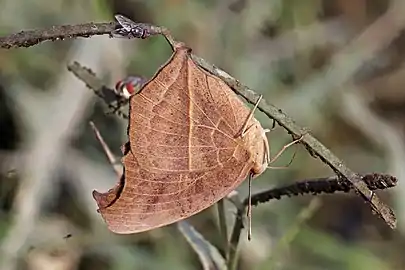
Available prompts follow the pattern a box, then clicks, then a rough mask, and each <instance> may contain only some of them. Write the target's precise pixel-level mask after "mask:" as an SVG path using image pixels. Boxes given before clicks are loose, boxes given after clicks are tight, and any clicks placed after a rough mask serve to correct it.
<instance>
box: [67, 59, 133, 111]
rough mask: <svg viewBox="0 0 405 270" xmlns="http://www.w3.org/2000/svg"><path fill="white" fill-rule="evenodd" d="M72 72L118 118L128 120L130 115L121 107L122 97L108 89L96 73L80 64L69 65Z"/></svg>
mask: <svg viewBox="0 0 405 270" xmlns="http://www.w3.org/2000/svg"><path fill="white" fill-rule="evenodd" d="M67 68H68V70H69V71H71V72H72V73H73V74H74V75H75V76H76V77H77V78H78V79H79V80H81V81H83V82H84V83H86V86H87V87H88V88H90V89H91V90H93V92H94V93H95V94H96V95H97V96H98V97H99V98H101V99H102V100H103V101H104V102H105V103H106V104H107V106H108V108H110V109H111V110H112V111H113V112H114V113H116V114H117V115H118V116H121V117H123V118H124V119H128V114H126V113H124V112H123V111H122V110H121V107H120V106H119V104H120V101H121V100H122V97H120V96H118V95H117V94H116V93H115V92H114V90H113V89H111V88H108V87H107V86H105V85H104V84H103V82H102V81H101V80H100V79H99V78H97V77H96V75H95V74H94V72H93V71H92V70H91V69H89V68H86V67H82V66H81V65H80V64H79V63H78V62H73V64H70V65H68V67H67Z"/></svg>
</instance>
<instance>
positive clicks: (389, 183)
mask: <svg viewBox="0 0 405 270" xmlns="http://www.w3.org/2000/svg"><path fill="white" fill-rule="evenodd" d="M360 178H361V180H362V181H363V183H364V184H365V185H367V187H368V188H369V189H370V190H373V191H374V190H382V189H387V188H392V187H395V186H396V184H397V182H398V179H397V178H395V177H394V176H391V175H388V174H378V173H372V174H366V175H363V176H360ZM353 190H354V186H353V184H352V183H351V182H348V181H345V179H343V178H341V177H338V176H333V177H327V178H317V179H309V180H302V181H298V182H296V183H294V184H291V185H288V186H285V187H281V188H275V189H270V190H266V191H263V192H260V193H256V194H254V195H253V196H252V205H255V206H257V205H258V204H260V203H264V202H268V201H270V200H273V199H276V200H280V199H281V198H282V197H283V196H288V197H291V196H298V195H304V194H311V195H318V194H321V193H326V194H332V193H335V192H346V193H347V192H350V191H353ZM248 203H249V201H248V198H245V199H244V200H243V202H242V203H241V206H239V207H238V212H237V214H236V218H235V224H234V226H233V229H232V234H231V237H230V244H229V258H228V259H229V261H230V262H231V264H232V261H234V260H236V258H237V256H236V253H237V247H238V245H239V238H240V234H241V232H242V230H243V228H244V225H243V218H244V216H245V212H246V207H247V205H248Z"/></svg>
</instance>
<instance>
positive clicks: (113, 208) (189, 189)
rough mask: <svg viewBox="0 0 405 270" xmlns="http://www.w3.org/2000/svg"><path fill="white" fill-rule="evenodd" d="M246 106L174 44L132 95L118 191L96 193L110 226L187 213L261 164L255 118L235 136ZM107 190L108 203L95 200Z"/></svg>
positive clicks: (123, 227)
mask: <svg viewBox="0 0 405 270" xmlns="http://www.w3.org/2000/svg"><path fill="white" fill-rule="evenodd" d="M249 112H250V110H249V108H248V107H246V106H245V104H243V102H242V101H241V100H240V99H239V98H238V97H237V96H236V94H235V93H233V91H232V90H231V89H230V88H229V87H228V86H227V85H226V84H225V83H224V82H223V81H222V80H220V79H219V78H217V77H215V76H213V75H211V74H209V73H208V72H206V71H205V70H203V69H201V68H199V67H198V66H197V65H196V64H195V63H194V62H193V61H192V60H191V58H190V54H189V49H188V48H186V47H184V48H180V49H176V51H175V52H174V54H173V55H172V57H171V59H170V60H169V61H168V62H167V63H166V64H165V65H164V66H163V67H162V68H161V69H160V70H159V71H158V72H157V73H156V75H155V76H154V77H153V78H152V79H151V80H150V81H149V82H148V83H147V84H145V86H144V87H143V88H142V90H141V91H140V92H139V93H138V94H137V95H135V96H133V97H131V100H130V120H129V128H128V134H129V145H130V149H129V151H126V152H125V154H124V157H123V163H124V168H125V169H124V179H123V181H121V185H120V187H121V189H120V192H119V193H117V192H115V193H112V192H113V191H116V190H117V189H116V188H115V189H114V190H113V191H111V192H110V193H112V194H109V193H104V194H102V193H97V192H95V198H96V201H98V204H99V207H100V209H99V211H100V213H101V214H102V216H103V218H104V219H105V221H106V222H107V224H108V226H109V228H110V229H111V230H112V231H114V232H117V233H134V232H140V231H145V230H150V229H153V228H156V227H160V226H163V225H167V224H170V223H173V222H176V221H178V220H181V219H183V218H186V217H189V216H191V215H193V214H195V213H197V212H199V211H201V210H203V209H205V208H207V207H209V206H210V205H212V204H214V203H215V202H217V201H218V200H220V199H221V198H223V197H225V196H226V195H227V194H228V193H229V192H231V191H232V190H234V189H235V188H236V187H237V186H238V185H239V184H240V183H241V182H242V181H243V180H244V179H245V178H246V176H247V174H248V173H249V172H250V171H251V170H252V168H253V167H255V168H261V166H262V164H263V163H264V161H263V157H264V151H265V150H264V142H263V140H265V137H264V136H263V134H264V133H263V129H262V128H261V126H260V124H259V123H258V122H257V121H256V120H255V119H254V118H253V119H252V120H251V121H250V123H249V124H248V126H251V125H253V129H252V130H251V131H249V132H248V133H247V135H246V136H245V137H243V138H241V137H240V136H238V133H239V132H240V130H241V128H242V126H243V124H244V123H245V121H246V119H247V117H248V115H249ZM256 171H257V169H256ZM255 173H257V172H255ZM260 173H261V172H260ZM111 196H115V197H116V198H115V200H111V199H109V200H108V202H112V203H110V204H109V205H108V206H107V207H105V203H104V204H103V203H102V201H103V200H97V198H111ZM103 206H104V207H103Z"/></svg>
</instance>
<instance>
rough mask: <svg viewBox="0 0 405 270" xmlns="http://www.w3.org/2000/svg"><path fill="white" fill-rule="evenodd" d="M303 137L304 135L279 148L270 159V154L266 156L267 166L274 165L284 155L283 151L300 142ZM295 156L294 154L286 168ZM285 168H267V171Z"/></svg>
mask: <svg viewBox="0 0 405 270" xmlns="http://www.w3.org/2000/svg"><path fill="white" fill-rule="evenodd" d="M303 137H304V135H301V136H300V137H299V138H298V139H296V140H293V141H292V142H290V143H288V144H286V145H284V146H283V148H281V150H280V151H278V153H277V154H276V155H275V156H274V157H273V158H270V154H269V155H268V163H267V164H272V163H274V162H275V161H276V160H277V159H278V158H279V157H280V156H281V155H282V154H283V153H284V151H285V150H287V149H288V148H289V147H291V146H293V145H295V144H296V143H298V142H300V141H301V140H302V139H303ZM295 154H296V153H294V155H293V157H292V159H291V160H290V162H289V163H288V165H287V166H286V167H288V166H289V165H290V164H291V162H292V160H293V159H294V157H295ZM286 167H285V166H283V167H280V166H278V167H273V166H267V168H269V169H284V168H286Z"/></svg>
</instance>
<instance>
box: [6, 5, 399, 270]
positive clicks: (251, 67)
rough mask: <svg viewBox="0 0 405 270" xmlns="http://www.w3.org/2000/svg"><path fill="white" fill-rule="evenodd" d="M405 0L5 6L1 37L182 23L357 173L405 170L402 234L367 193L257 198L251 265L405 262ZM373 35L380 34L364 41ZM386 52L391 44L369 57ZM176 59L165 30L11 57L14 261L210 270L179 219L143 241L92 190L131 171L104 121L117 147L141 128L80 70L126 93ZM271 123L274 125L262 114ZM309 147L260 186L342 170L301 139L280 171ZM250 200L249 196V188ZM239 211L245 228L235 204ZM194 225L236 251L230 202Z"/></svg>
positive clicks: (52, 45)
mask: <svg viewBox="0 0 405 270" xmlns="http://www.w3.org/2000/svg"><path fill="white" fill-rule="evenodd" d="M404 2H405V1H402V0H400V1H385V0H352V1H345V0H323V1H322V0H306V1H304V0H284V1H282V0H267V1H265V0H250V1H249V0H246V1H243V0H222V1H214V0H205V1H203V0H200V1H197V0H190V1H186V0H161V1H157V0H149V1H135V0H132V1H131V0H121V1H117V0H116V1H109V0H104V1H101V0H100V1H78V0H69V1H62V0H53V1H50V0H37V1H23V0H0V34H1V35H6V34H9V33H14V32H18V31H20V30H28V29H34V28H46V27H50V26H52V25H61V24H78V23H85V22H90V21H94V22H103V21H111V20H113V14H116V13H120V14H123V15H126V16H128V17H129V18H131V19H133V20H134V21H138V22H149V23H154V24H157V25H164V26H166V27H168V28H169V29H170V30H171V31H172V33H173V35H174V36H175V37H176V38H177V39H178V40H182V41H184V42H186V43H187V44H188V45H189V46H190V47H192V48H193V51H194V53H195V54H197V55H199V56H201V57H202V58H204V59H206V60H207V61H209V62H211V63H213V64H215V65H217V66H219V67H221V68H222V69H224V70H226V71H227V72H228V73H230V74H231V75H233V76H234V77H236V78H238V79H239V80H240V81H242V82H243V83H244V84H246V85H248V86H249V87H251V88H253V89H255V90H256V91H257V92H258V93H261V94H263V96H264V98H265V99H266V100H267V101H268V102H270V103H272V104H274V105H276V106H278V107H279V108H282V109H283V111H285V112H286V113H287V114H289V115H290V116H292V117H293V118H294V119H295V120H296V121H297V122H298V123H299V124H300V125H302V126H305V127H307V128H308V129H309V130H310V131H311V133H312V134H313V135H314V136H315V137H317V138H318V139H319V140H320V141H322V142H323V143H324V144H325V145H326V146H327V147H328V148H330V149H331V150H332V151H333V152H334V153H335V154H337V156H339V157H340V158H341V159H343V160H344V161H345V162H346V164H347V165H348V166H349V167H350V168H352V169H353V170H355V171H356V172H359V173H368V172H384V173H390V174H393V175H395V176H397V177H398V179H399V184H398V186H397V187H395V188H394V189H392V190H389V191H383V192H379V193H378V194H379V195H380V196H381V198H382V199H383V200H384V201H385V202H386V203H388V204H389V205H391V206H392V207H393V208H394V209H395V211H396V214H397V217H398V229H397V230H396V231H391V230H390V229H389V228H388V227H387V226H386V225H385V224H384V223H383V222H382V221H381V220H380V219H378V218H377V217H376V216H374V215H373V214H372V212H371V209H370V207H369V206H368V205H367V204H365V203H364V202H363V200H362V199H361V198H360V197H357V196H355V195H354V194H334V195H323V196H318V197H317V199H315V200H314V197H311V196H302V197H294V198H287V199H282V200H280V201H271V202H270V203H267V204H262V205H260V206H259V207H255V208H254V209H253V228H252V229H253V239H252V241H251V242H248V241H247V240H246V232H243V233H242V235H241V243H240V247H239V248H240V260H239V269H331V270H334V269H356V270H357V269H405V257H404V256H403V254H404V253H402V252H404V248H405V242H404V233H405V222H404V214H405V212H404V211H405V208H404V206H405V202H404V200H405V189H404V187H403V186H402V184H401V180H402V179H403V178H404V177H405V166H404V161H405V141H404V135H403V132H404V131H405V90H404V89H403V86H404V85H405V76H404V75H405V69H404V66H403V61H404V60H403V59H404V54H405V35H404V33H403V31H402V28H403V25H404V22H402V20H403V19H402V18H401V16H398V17H396V14H399V15H401V14H405V4H403V3H404ZM390 5H392V6H391V9H390ZM386 12H391V13H386ZM387 14H388V15H387ZM402 17H404V16H402ZM384 19H385V21H382V22H383V24H382V25H383V27H379V28H378V29H377V30H374V31H375V32H372V33H371V34H370V32H369V29H370V28H372V27H373V24H374V23H376V21H378V20H380V21H379V22H381V20H384ZM367 34H368V35H369V38H368V41H369V42H357V43H356V40H357V38H359V37H362V36H364V35H367ZM390 34H391V35H392V36H393V37H394V38H392V37H390ZM370 37H371V38H370ZM352 42H354V43H353V44H354V45H353V46H352V45H350V44H352ZM347 46H350V47H347ZM374 47H377V48H381V50H378V51H377V52H375V53H373V54H372V57H369V58H367V59H366V61H364V59H363V58H364V53H367V52H369V51H370V50H372V49H373V48H374ZM170 53H171V52H170V47H169V46H168V45H167V43H166V41H165V40H164V39H163V38H162V37H154V38H151V39H148V40H119V39H110V38H109V37H108V36H101V37H100V36H97V37H92V38H88V39H76V40H65V41H57V42H46V43H42V44H40V45H37V46H34V47H30V48H20V49H11V50H1V51H0V130H1V131H0V138H1V139H0V269H2V270H3V269H7V268H9V269H33V270H34V269H35V270H37V269H41V270H42V269H44V270H46V269H64V270H65V269H66V270H67V269H81V270H87V269H106V270H107V269H114V270H124V269H176V270H177V269H179V270H180V269H202V266H201V263H200V262H199V260H198V257H197V255H196V254H195V252H194V251H193V249H192V248H191V247H190V246H189V245H188V243H187V242H186V240H185V239H184V238H183V236H182V234H181V233H180V232H179V231H178V230H177V228H176V226H174V225H170V226H166V227H163V228H160V229H156V230H153V231H150V232H146V233H141V234H135V235H114V234H112V233H111V232H109V231H108V230H107V228H106V226H105V224H104V222H103V220H102V219H101V216H99V214H98V213H97V212H96V209H97V206H96V204H95V201H94V200H93V198H92V196H91V192H92V190H93V189H97V190H99V191H106V190H107V189H109V188H111V187H112V186H113V185H114V183H115V182H116V180H117V179H116V176H115V174H114V171H113V169H112V167H111V165H110V164H109V163H108V161H107V159H106V157H105V155H104V153H103V151H102V148H101V147H100V145H99V143H98V141H97V140H96V139H95V136H94V134H93V132H92V130H91V128H90V126H89V121H90V120H92V121H94V122H95V124H96V125H97V127H98V128H99V129H100V131H101V133H102V135H103V137H104V139H105V140H106V141H107V143H108V145H109V146H110V148H111V149H112V150H113V152H114V153H115V154H116V155H117V156H120V146H121V144H122V143H123V142H125V140H126V123H125V120H122V119H120V118H118V117H117V116H114V115H106V114H105V112H106V110H107V108H106V107H105V105H104V104H103V102H102V101H100V99H99V98H97V97H96V96H95V95H94V94H93V93H92V92H91V91H90V90H88V89H87V88H86V87H85V86H84V84H83V82H81V81H79V80H78V79H77V78H76V77H75V76H74V75H73V74H72V73H70V72H69V71H68V70H67V68H66V66H67V64H70V63H72V62H73V61H78V62H80V63H81V64H82V65H85V66H87V67H89V68H91V69H92V70H93V71H95V72H96V73H97V75H98V76H99V77H100V78H102V80H103V82H105V84H106V85H108V86H110V87H113V86H114V84H115V82H116V81H117V80H119V79H121V78H123V77H125V76H126V75H129V74H137V75H143V76H152V75H153V74H154V72H155V71H156V69H157V68H158V67H159V66H160V65H161V64H163V63H164V62H165V61H166V60H167V58H168V57H169V56H170ZM256 117H257V119H259V120H260V121H261V123H262V125H263V126H264V127H271V125H272V122H271V121H270V120H269V119H268V118H266V117H265V116H264V115H263V114H262V113H260V112H258V113H257V114H256ZM289 140H290V138H289V137H288V136H287V134H286V133H285V132H284V131H283V130H282V128H278V129H277V130H275V131H274V132H271V133H270V135H269V142H270V144H271V149H272V153H275V152H277V151H278V150H279V149H280V148H281V147H282V146H283V145H284V144H285V143H287V142H288V141H289ZM294 150H297V155H296V157H295V159H294V161H293V163H292V164H291V166H290V167H289V168H288V169H285V170H267V171H266V172H265V173H264V174H263V175H262V176H260V177H259V178H257V179H256V180H255V181H254V182H253V191H254V192H258V191H262V190H266V189H270V188H273V187H279V186H283V185H286V184H289V183H293V182H295V181H298V180H302V179H310V178H316V177H323V176H331V175H333V172H332V171H331V170H330V169H329V168H328V167H326V166H325V165H324V164H323V163H321V161H320V160H317V159H314V158H313V157H311V156H310V155H309V154H308V153H307V152H306V150H305V149H304V148H303V147H301V146H299V147H297V148H295V149H290V150H288V151H287V152H286V153H285V155H283V157H282V158H280V160H279V161H278V162H277V164H275V165H280V166H282V165H284V164H285V163H287V162H288V161H289V159H290V158H291V155H292V154H293V151H294ZM238 193H239V195H240V196H241V197H244V196H246V194H247V186H246V183H245V184H243V185H242V186H241V187H240V188H239V189H238ZM225 206H226V214H227V221H228V224H229V227H231V225H232V224H233V221H234V218H235V208H234V207H233V206H232V205H231V204H230V203H228V202H226V204H225ZM305 214H306V215H307V216H306V217H305V218H302V216H303V215H305ZM188 221H189V222H190V224H192V225H193V226H195V228H196V229H197V230H198V231H199V232H200V233H201V234H202V235H203V236H204V237H205V238H206V239H207V240H208V241H210V242H211V243H212V244H213V245H215V246H217V247H218V248H219V250H220V251H221V242H220V234H219V229H218V218H217V212H216V208H215V207H211V208H209V209H207V210H205V211H203V212H201V213H200V214H198V215H196V216H194V217H192V218H190V219H189V220H188ZM66 235H71V237H69V238H67V239H66V237H65V236H66Z"/></svg>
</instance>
